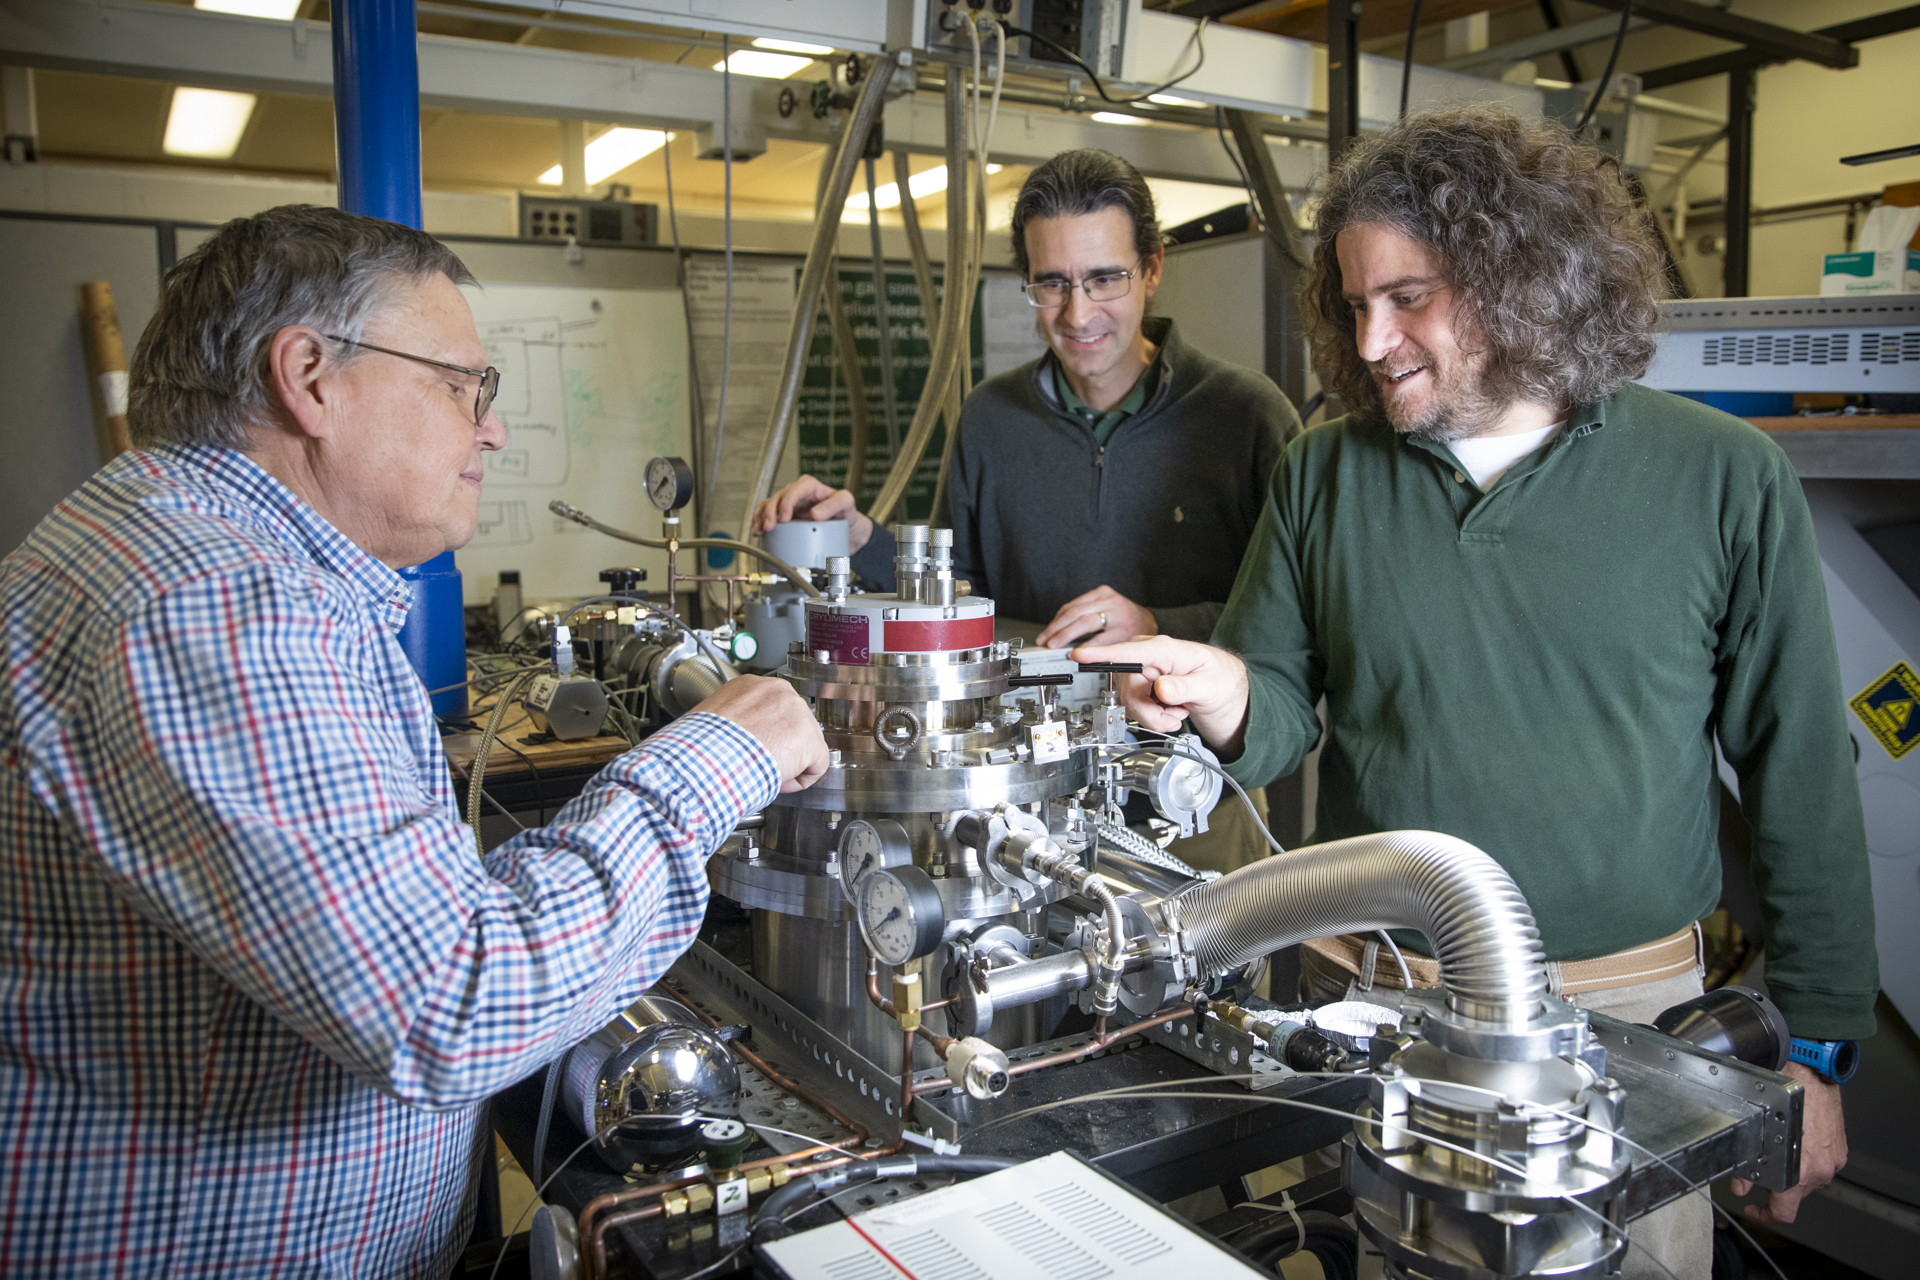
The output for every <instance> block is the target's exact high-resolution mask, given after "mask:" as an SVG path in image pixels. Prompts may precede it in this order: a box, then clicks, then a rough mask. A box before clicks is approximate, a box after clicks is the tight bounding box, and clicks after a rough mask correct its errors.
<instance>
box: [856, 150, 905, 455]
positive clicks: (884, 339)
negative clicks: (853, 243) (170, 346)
mask: <svg viewBox="0 0 1920 1280" xmlns="http://www.w3.org/2000/svg"><path fill="white" fill-rule="evenodd" d="M862 161H863V163H864V165H865V167H866V176H867V242H868V244H869V245H870V246H871V249H872V255H873V326H874V329H875V330H876V338H877V341H878V343H879V347H880V404H881V409H882V412H884V413H885V414H886V415H887V449H888V450H889V451H890V452H891V453H892V454H893V458H894V460H895V461H897V460H898V459H899V457H900V409H899V406H898V405H897V404H896V403H895V401H896V399H897V398H898V395H899V388H897V387H896V386H894V382H893V332H892V327H891V317H889V316H888V315H887V259H886V255H885V254H884V253H882V252H881V249H880V198H879V196H878V195H877V194H876V191H877V188H876V187H875V185H874V178H873V157H872V156H865V157H862ZM901 198H902V199H906V198H907V197H906V194H905V193H904V189H903V194H902V196H901Z"/></svg>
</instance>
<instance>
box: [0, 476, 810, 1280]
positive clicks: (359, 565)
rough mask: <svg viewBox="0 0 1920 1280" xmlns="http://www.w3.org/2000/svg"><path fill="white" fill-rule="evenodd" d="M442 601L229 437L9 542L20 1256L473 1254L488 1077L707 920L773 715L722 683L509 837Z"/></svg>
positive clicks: (1, 1185)
mask: <svg viewBox="0 0 1920 1280" xmlns="http://www.w3.org/2000/svg"><path fill="white" fill-rule="evenodd" d="M410 599H411V597H410V593H409V588H408V586H407V584H406V582H405V581H404V580H403V579H402V578H401V577H400V576H399V575H398V574H396V573H395V572H393V571H392V570H391V569H389V568H387V567H386V566H384V565H382V564H380V563H379V562H378V561H376V560H374V559H373V558H372V557H371V556H369V555H368V554H367V553H366V552H365V551H363V550H361V549H360V548H359V547H358V546H356V545H354V544H353V543H352V542H350V541H348V540H347V539H346V538H345V537H344V536H342V535H341V533H340V532H339V531H338V530H337V529H335V528H333V526H331V525H330V524H328V523H327V522H326V521H325V520H324V519H322V518H321V517H320V515H319V514H318V513H317V512H315V511H314V510H313V509H312V508H310V507H308V506H307V505H306V504H304V503H303V502H301V501H300V500H299V499H298V498H296V497H295V496H294V495H293V493H292V492H290V491H289V490H288V489H286V488H285V487H284V486H282V485H281V484H280V483H279V482H277V481H276V480H274V479H273V478H272V477H270V476H269V475H268V474H267V473H266V472H265V471H263V470H262V469H261V468H260V467H258V466H257V465H256V464H254V463H253V462H251V461H250V460H248V459H247V458H246V457H245V456H243V455H241V454H239V453H235V452H231V451H226V450H218V449H197V448H164V449H158V450H155V451H152V452H145V453H130V454H125V455H123V456H121V457H120V458H119V459H117V460H116V461H115V462H113V463H112V464H110V465H109V466H107V467H106V468H105V469H103V470H102V471H101V472H100V473H99V474H97V475H96V476H94V478H93V479H92V480H90V481H89V482H88V483H87V484H86V485H85V486H84V487H82V488H81V489H80V490H79V491H78V492H76V493H75V494H74V495H73V496H72V497H70V498H69V499H67V501H66V502H64V503H62V504H61V505H60V507H59V508H57V509H56V510H55V511H54V512H53V514H52V515H50V516H49V517H48V518H47V519H46V520H45V521H44V522H42V524H41V525H40V526H39V528H37V529H36V530H35V531H34V533H33V534H32V535H31V536H30V537H29V538H28V539H27V541H26V542H25V543H24V544H23V545H22V546H21V547H20V548H19V549H18V550H17V551H15V552H14V553H13V554H12V555H11V556H9V557H8V558H7V559H6V561H5V562H4V564H0V619H4V624H5V626H4V636H3V637H0V643H4V645H5V649H4V654H3V655H0V660H3V661H4V664H5V666H4V672H5V675H4V680H3V681H0V1117H4V1118H0V1274H6V1275H9V1276H21V1275H59V1276H79V1275H85V1276H119V1275H143V1274H148V1275H151V1274H161V1273H164V1274H166V1275H169V1276H223V1277H224V1276H241V1275H244V1276H255V1275H289V1276H296V1275H297V1276H308V1275H326V1276H391V1275H441V1274H444V1273H446V1272H447V1271H448V1270H449V1269H450V1268H451V1266H452V1263H453V1261H454V1259H455V1257H456V1256H457V1253H458V1251H459V1249H460V1247H461V1245H462V1244H463V1243H464V1240H465V1236H466V1233H467V1231H468V1230H469V1224H470V1221H471V1217H472V1203H471V1197H470V1195H469V1189H470V1184H471V1176H470V1175H471V1173H472V1170H473V1169H474V1167H475V1162H476V1161H477V1160H478V1159H480V1158H482V1155H483V1153H485V1152H486V1151H487V1148H486V1146H485V1145H484V1140H485V1134H484V1133H483V1132H480V1130H481V1129H482V1128H483V1126H482V1125H480V1124H479V1123H478V1114H479V1104H480V1103H481V1102H483V1101H484V1100H485V1099H486V1098H487V1097H488V1096H489V1095H490V1094H493V1093H495V1092H497V1091H498V1090H500V1089H501V1088H502V1087H504V1086H506V1085H508V1084H511V1083H512V1082H514V1081H515V1080H518V1079H520V1078H521V1077H523V1076H526V1075H528V1074H530V1073H531V1072H533V1071H535V1070H537V1069H538V1068H539V1067H540V1066H541V1065H542V1064H544V1063H545V1062H547V1061H549V1060H550V1059H552V1058H553V1057H554V1056H555V1055H557V1054H558V1053H559V1052H560V1051H561V1050H562V1049H564V1048H565V1047H566V1046H568V1045H570V1044H572V1043H575V1042H577V1041H579V1040H580V1039H582V1038H584V1037H585V1036H586V1035H588V1034H589V1033H591V1032H592V1031H593V1030H594V1029H595V1028H597V1027H598V1026H600V1025H602V1024H603V1023H605V1022H606V1021H608V1020H609V1019H610V1018H612V1017H613V1016H614V1015H615V1014H616V1013H617V1012H618V1011H619V1010H620V1009H621V1008H623V1007H624V1006H625V1005H627V1004H628V1003H629V1002H630V1001H631V1000H632V999H633V997H634V996H635V995H636V994H637V993H638V992H640V991H641V990H642V989H643V988H644V987H646V986H647V985H648V984H649V983H650V982H651V981H652V980H653V979H654V978H656V977H657V976H658V975H659V974H660V973H661V972H662V971H663V970H664V969H665V968H666V966H667V965H669V964H670V963H671V962H672V961H673V959H674V957H676V956H677V955H678V954H679V953H680V952H681V951H682V950H683V949H684V948H685V947H686V946H687V945H688V943H689V942H690V941H691V939H692V938H693V935H694V932H695V930H696V928H697V927H698V925H699V922H700V918H701V915H702V914H703V912H704V911H705V908H706V902H707V882H706V876H705V869H704V868H705V862H706V856H707V855H708V854H709V853H711V852H712V850H713V849H714V848H715V847H716V846H717V845H718V844H719V842H720V841H721V839H722V838H723V837H724V836H725V835H726V834H727V832H728V831H729V830H731V829H732V827H733V825H734V823H735V822H736V821H737V820H738V819H739V817H740V816H741V815H742V814H743V813H747V812H750V811H752V810H754V809H757V808H759V807H761V806H762V805H764V804H765V803H766V802H767V801H768V800H769V799H771V798H772V796H773V795H774V793H775V791H776V789H777V786H778V781H779V780H778V777H777V776H776V773H775V769H774V765H773V761H772V758H771V756H770V755H769V754H768V753H767V751H766V749H765V748H764V747H763V746H761V745H760V744H759V743H758V742H757V741H755V740H754V738H753V737H752V736H751V735H749V734H747V733H746V732H744V731H743V730H741V729H740V728H739V727H737V726H736V725H734V724H732V723H731V722H729V721H727V720H724V719H722V718H720V717H718V716H713V715H698V714H696V715H691V716H688V717H686V718H685V719H683V720H681V721H680V722H678V723H677V724H675V725H674V726H672V727H671V728H669V729H667V730H666V731H665V732H663V733H661V734H659V735H657V736H655V737H654V738H652V739H651V740H650V741H649V742H648V743H647V744H646V745H645V746H643V747H641V748H639V749H638V750H635V751H631V752H629V753H627V754H626V755H624V756H622V757H621V758H620V759H619V760H617V761H615V762H614V763H613V764H611V765H609V766H608V767H607V769H606V770H605V771H604V772H602V773H601V774H600V776H599V777H598V778H596V779H595V780H594V781H593V782H592V783H591V784H590V785H589V786H588V787H587V789H586V790H585V792H583V793H582V794H581V795H580V797H579V798H578V799H576V800H574V801H573V802H572V803H570V804H569V805H567V806H566V808H565V809H563V810H562V811H561V812H560V814H559V816H558V817H557V818H556V819H555V821H554V822H553V824H552V825H550V826H548V827H545V828H542V829H540V830H537V831H529V832H525V833H522V834H520V835H518V836H516V837H515V838H514V839H512V840H511V841H509V842H507V843H506V844H504V845H502V846H500V847H499V848H497V849H496V850H494V851H493V852H492V853H490V854H488V855H487V856H486V858H485V859H484V860H483V859H481V858H480V857H478V856H477V855H476V854H475V852H474V849H473V840H472V835H471V833H470V832H469V830H468V829H467V828H466V827H465V826H463V825H462V824H461V822H460V820H459V817H458V815H457V813H456V812H455V806H454V801H453V794H452V787H451V782H450V779H449V777H448V773H447V766H446V761H445V758H444V756H443V754H442V751H441V745H440V739H439V735H438V733H437V732H436V728H435V725H434V720H433V714H432V710H431V708H430V706H429V705H428V701H427V698H426V696H425V692H424V690H423V689H422V687H421V684H420V681H419V679H418V678H417V677H416V676H415V674H414V672H413V670H412V669H411V668H410V667H409V666H408V665H407V661H406V658H405V656H404V655H403V654H402V652H401V650H400V648H399V646H398V644H397V643H396V641H395V632H396V630H397V629H398V627H399V626H400V624H401V622H402V621H403V619H404V617H405V615H406V611H407V607H408V604H409V602H410Z"/></svg>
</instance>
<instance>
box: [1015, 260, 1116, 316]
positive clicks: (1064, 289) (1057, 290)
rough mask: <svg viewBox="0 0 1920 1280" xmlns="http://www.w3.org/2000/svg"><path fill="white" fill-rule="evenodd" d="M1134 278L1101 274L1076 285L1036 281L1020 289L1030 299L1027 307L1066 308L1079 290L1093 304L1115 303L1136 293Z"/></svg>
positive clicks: (1054, 281) (1109, 272)
mask: <svg viewBox="0 0 1920 1280" xmlns="http://www.w3.org/2000/svg"><path fill="white" fill-rule="evenodd" d="M1135 265H1136V266H1137V265H1138V264H1137V263H1136V264H1135ZM1133 276H1134V273H1133V272H1131V271H1102V272H1100V273H1099V274H1098V275H1091V276H1088V277H1087V278H1086V279H1084V280H1082V281H1080V282H1079V284H1077V285H1076V284H1075V283H1074V282H1073V281H1071V280H1035V281H1033V282H1032V283H1031V284H1023V285H1021V286H1020V292H1022V293H1024V294H1026V295H1027V305H1028V306H1032V307H1040V308H1042V309H1047V308H1052V307H1064V306H1066V305H1067V299H1068V298H1071V297H1072V296H1073V291H1074V290H1075V289H1076V288H1078V289H1082V290H1084V291H1085V292H1086V295H1087V299H1088V301H1090V302H1112V301H1113V300H1114V299H1115V298H1124V297H1126V296H1127V294H1128V293H1130V292H1131V291H1132V290H1133Z"/></svg>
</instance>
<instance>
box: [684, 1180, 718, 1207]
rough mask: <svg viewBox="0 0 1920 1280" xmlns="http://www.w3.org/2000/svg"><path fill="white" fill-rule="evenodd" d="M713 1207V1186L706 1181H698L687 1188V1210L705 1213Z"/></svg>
mask: <svg viewBox="0 0 1920 1280" xmlns="http://www.w3.org/2000/svg"><path fill="white" fill-rule="evenodd" d="M711 1208H713V1188H712V1187H711V1186H709V1185H708V1184H707V1183H704V1182H696V1183H695V1184H694V1185H692V1186H690V1187H688V1188H687V1212H688V1213H705V1212H706V1211H707V1210H709V1209H711Z"/></svg>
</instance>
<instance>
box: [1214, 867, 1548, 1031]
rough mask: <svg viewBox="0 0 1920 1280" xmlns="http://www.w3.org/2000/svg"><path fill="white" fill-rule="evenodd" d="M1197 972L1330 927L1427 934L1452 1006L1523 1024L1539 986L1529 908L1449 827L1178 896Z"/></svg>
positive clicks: (1536, 1004)
mask: <svg viewBox="0 0 1920 1280" xmlns="http://www.w3.org/2000/svg"><path fill="white" fill-rule="evenodd" d="M1178 910H1179V916H1180V927H1181V928H1182V929H1185V930H1187V931H1188V933H1189V934H1190V936H1191V937H1192V939H1193V953H1194V958H1195V960H1196V961H1198V963H1199V965H1200V970H1201V972H1202V973H1219V972H1223V971H1225V970H1228V969H1232V968H1236V967H1238V966H1240V965H1243V964H1245V963H1247V962H1248V961H1249V960H1252V959H1254V958H1255V957H1258V956H1263V955H1266V954H1267V953H1268V952H1270V951H1277V950H1279V949H1280V948H1281V947H1286V946H1291V945H1293V944H1294V943H1296V942H1304V941H1306V940H1307V939H1308V938H1320V937H1325V936H1327V935H1329V934H1334V933H1364V932H1366V931H1368V930H1370V929H1392V928H1409V929H1418V930H1420V931H1421V932H1422V933H1424V934H1426V935H1427V939H1428V941H1429V942H1431V943H1432V944H1433V954H1434V958H1435V959H1436V960H1438V961H1439V962H1440V975H1441V984H1442V985H1443V986H1444V987H1445V988H1446V992H1447V1000H1448V1003H1449V1005H1450V1006H1451V1007H1452V1008H1453V1010H1454V1011H1455V1012H1456V1013H1461V1014H1465V1015H1466V1016H1468V1017H1472V1018H1480V1019H1484V1020H1486V1021H1489V1022H1496V1023H1500V1024H1502V1025H1505V1026H1514V1027H1517V1026H1524V1025H1526V1023H1528V1022H1529V1021H1530V1020H1531V1019H1532V1018H1533V1016H1534V1014H1535V1013H1537V1012H1538V1011H1539V1009H1540V1005H1541V1001H1542V1000H1544V999H1545V998H1546V995H1547V971H1546V963H1547V960H1546V952H1545V950H1544V949H1543V948H1542V947H1541V945H1540V931H1539V929H1538V928H1537V927H1536V926H1535V925H1534V922H1533V911H1532V910H1531V909H1530V908H1529V907H1528V906H1527V900H1526V899H1525V898H1524V897H1522V896H1521V893H1520V889H1519V887H1518V886H1517V885H1515V884H1514V883H1513V877H1511V876H1509V875H1508V874H1507V872H1506V869H1505V868H1504V867H1502V866H1501V865H1500V864H1499V863H1497V862H1495V861H1494V860H1493V858H1492V857H1491V856H1489V855H1488V854H1486V853H1484V852H1482V851H1481V850H1480V849H1477V848H1475V847H1474V846H1473V845H1470V844H1468V843H1467V842H1466V841H1464V840H1458V839H1455V838H1454V837H1453V836H1446V835H1441V834H1439V833H1438V832H1433V831H1385V832H1381V833H1379V834H1378V835H1370V836H1355V837H1353V838H1352V839H1350V840H1336V841H1333V842H1332V843H1330V844H1321V845H1314V846H1312V847H1310V848H1305V849H1295V850H1294V851H1293V852H1292V853H1289V854H1287V855H1286V856H1285V857H1275V858H1264V859H1262V860H1261V861H1259V862H1256V863H1254V864H1252V865H1251V866H1246V867H1241V868H1240V869H1239V870H1238V871H1234V872H1231V873H1229V874H1227V875H1224V876H1222V877H1220V878H1219V879H1218V880H1215V881H1214V882H1213V883H1211V884H1205V885H1201V886H1200V887H1198V888H1196V889H1193V890H1190V891H1189V892H1187V893H1186V894H1184V895H1182V897H1181V899H1180V905H1179V908H1178Z"/></svg>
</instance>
